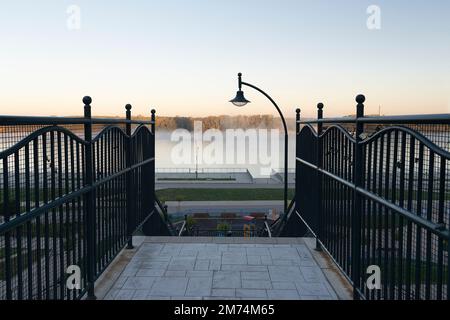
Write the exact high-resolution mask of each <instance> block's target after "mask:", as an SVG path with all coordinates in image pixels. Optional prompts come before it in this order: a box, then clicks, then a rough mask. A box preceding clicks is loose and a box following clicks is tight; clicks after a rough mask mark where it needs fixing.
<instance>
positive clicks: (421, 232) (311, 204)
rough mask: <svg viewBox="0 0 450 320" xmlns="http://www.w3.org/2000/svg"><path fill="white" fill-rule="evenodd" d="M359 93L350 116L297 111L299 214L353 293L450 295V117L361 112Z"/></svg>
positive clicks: (366, 296)
mask: <svg viewBox="0 0 450 320" xmlns="http://www.w3.org/2000/svg"><path fill="white" fill-rule="evenodd" d="M356 101H357V103H358V104H357V110H356V111H357V112H356V117H353V118H351V117H347V118H338V119H324V118H323V104H319V105H318V119H317V120H313V121H301V120H300V110H297V149H296V160H297V161H296V200H295V201H296V214H297V216H298V218H300V219H301V220H302V221H303V222H304V223H305V224H306V225H307V227H308V228H309V230H310V231H311V232H312V233H313V234H314V236H315V237H316V240H317V247H318V249H324V250H326V251H327V252H328V253H329V254H330V256H331V257H332V258H333V259H334V261H335V262H336V264H337V265H338V266H339V267H340V268H341V270H342V271H343V273H344V274H345V275H346V276H347V277H348V280H349V281H350V282H351V283H352V284H353V288H354V297H355V298H357V299H359V298H364V299H399V300H402V299H405V300H408V299H437V300H441V299H449V297H450V291H449V290H450V286H449V284H450V283H449V279H450V276H449V275H450V274H449V272H450V270H449V248H450V247H449V215H450V152H449V150H450V115H448V114H443V115H417V116H396V117H387V116H386V117H365V116H364V104H363V103H364V101H365V98H364V96H362V95H360V96H358V97H357V98H356ZM369 266H374V267H372V268H375V269H377V268H379V270H380V275H381V287H380V288H379V289H377V288H375V289H369V286H367V281H369V282H371V281H372V280H374V278H373V277H369V276H370V275H371V274H372V272H373V270H375V269H370V268H369V269H368V267H369ZM368 270H369V271H368ZM368 272H369V273H368ZM371 283H372V282H371ZM372 284H373V283H372Z"/></svg>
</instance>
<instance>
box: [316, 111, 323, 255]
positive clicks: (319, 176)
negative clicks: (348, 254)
mask: <svg viewBox="0 0 450 320" xmlns="http://www.w3.org/2000/svg"><path fill="white" fill-rule="evenodd" d="M322 118H323V103H318V104H317V120H320V119H322ZM322 131H323V124H322V122H317V167H318V168H319V169H322V166H323V165H322V162H323V156H322V155H323V150H322V149H323V148H322V147H323V146H322V138H321V137H320V136H321V135H322ZM316 222H317V232H316V250H317V251H322V246H321V244H320V241H319V240H320V239H321V237H322V173H321V172H320V171H317V220H316Z"/></svg>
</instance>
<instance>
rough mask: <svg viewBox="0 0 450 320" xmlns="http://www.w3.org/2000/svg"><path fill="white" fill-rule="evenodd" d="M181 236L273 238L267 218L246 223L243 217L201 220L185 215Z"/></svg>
mask: <svg viewBox="0 0 450 320" xmlns="http://www.w3.org/2000/svg"><path fill="white" fill-rule="evenodd" d="M178 235H179V236H190V237H245V238H253V237H272V230H271V229H270V225H269V222H268V220H267V216H257V217H253V219H252V220H250V221H246V220H245V219H244V218H243V217H235V218H229V217H217V218H216V217H208V218H199V217H195V218H194V217H191V216H188V215H185V219H184V221H183V222H182V223H180V230H179V232H178Z"/></svg>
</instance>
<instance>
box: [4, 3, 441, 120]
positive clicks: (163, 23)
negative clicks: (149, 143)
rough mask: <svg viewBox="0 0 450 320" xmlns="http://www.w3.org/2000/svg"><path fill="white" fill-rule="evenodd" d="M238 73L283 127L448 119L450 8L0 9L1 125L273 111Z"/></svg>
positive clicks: (102, 5)
mask: <svg viewBox="0 0 450 320" xmlns="http://www.w3.org/2000/svg"><path fill="white" fill-rule="evenodd" d="M73 5H74V6H76V7H75V8H77V9H79V16H78V15H77V12H78V11H73V9H71V8H73V7H71V6H73ZM371 5H376V6H377V7H378V8H379V9H380V11H379V13H380V14H379V19H377V20H376V22H377V23H378V24H377V25H376V26H377V28H375V29H374V28H368V25H367V21H368V19H369V20H370V19H372V18H373V17H374V16H373V12H370V13H368V12H367V9H368V7H369V6H371ZM74 12H75V15H74ZM78 17H79V20H78ZM377 17H378V16H377ZM74 18H76V19H75V20H74ZM74 21H76V22H79V23H78V24H75V27H74ZM370 21H371V23H372V24H371V26H373V25H374V24H373V22H374V20H373V19H372V20H370ZM378 27H379V28H378ZM238 72H242V73H243V80H244V81H246V82H249V83H252V84H254V85H256V86H258V87H260V88H261V89H263V90H264V91H266V92H267V93H268V94H270V95H271V96H272V97H273V98H274V99H275V100H276V101H277V103H278V104H279V105H280V107H281V109H282V111H283V113H284V114H285V116H286V117H294V116H295V112H294V110H295V109H296V108H297V107H299V108H301V110H302V116H304V117H313V116H315V114H316V107H315V106H316V105H317V103H318V102H323V103H324V104H325V108H324V114H325V116H333V117H334V116H343V115H349V114H353V113H354V112H355V105H356V103H355V96H356V95H357V94H360V93H362V94H364V95H365V96H366V114H378V112H379V110H381V113H382V114H389V115H395V114H412V113H449V112H450V1H448V0H434V1H416V0H409V1H404V0H388V1H384V0H378V1H376V0H370V1H365V0H340V1H337V0H314V1H313V0H310V1H307V0H277V1H275V0H270V1H269V0H164V1H162V0H160V1H149V0H147V1H144V0H142V1H140V0H129V1H117V0H78V1H77V0H70V1H66V0H40V1H36V0H28V1H25V0H0V99H1V100H0V107H1V113H2V114H9V115H58V116H65V115H80V114H82V112H83V104H82V101H81V100H82V97H83V96H85V95H90V96H91V97H92V99H93V103H92V113H93V115H94V116H95V115H123V114H124V111H125V109H124V106H125V104H127V103H130V104H132V105H133V110H132V112H133V114H135V115H138V114H140V115H150V109H151V108H156V110H157V114H159V115H165V116H176V115H179V116H208V115H223V114H226V115H241V114H243V115H250V114H276V111H275V109H274V108H273V107H272V106H271V104H270V102H269V101H267V100H266V99H265V98H264V97H263V96H262V95H261V94H260V93H258V92H256V91H254V90H253V89H250V88H245V95H246V98H247V99H248V100H250V101H252V103H250V104H249V105H247V106H245V107H243V108H237V107H234V106H233V105H231V104H230V103H229V102H228V100H230V99H231V98H233V97H234V95H235V93H236V90H237V73H238Z"/></svg>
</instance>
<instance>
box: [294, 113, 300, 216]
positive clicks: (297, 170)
mask: <svg viewBox="0 0 450 320" xmlns="http://www.w3.org/2000/svg"><path fill="white" fill-rule="evenodd" d="M295 113H296V115H295V211H297V212H299V209H298V206H299V203H300V198H299V196H300V190H301V184H300V170H301V169H300V162H298V161H297V158H298V157H300V144H299V140H298V133H299V131H300V123H299V121H300V109H299V108H297V109H296V110H295Z"/></svg>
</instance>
